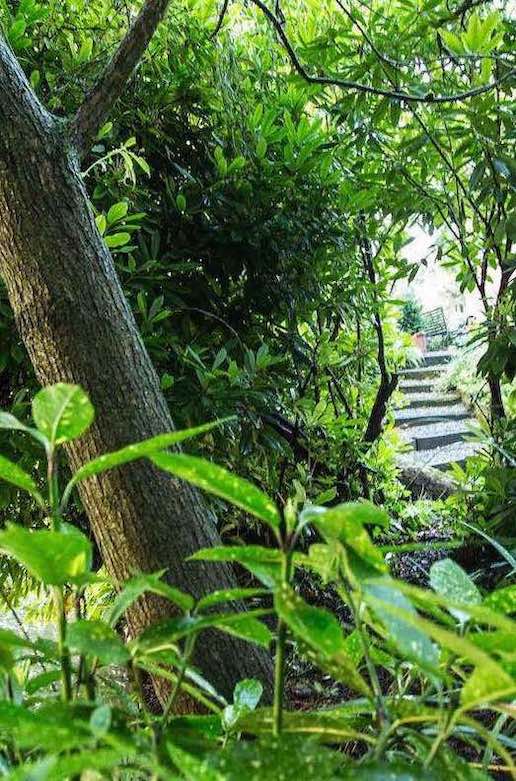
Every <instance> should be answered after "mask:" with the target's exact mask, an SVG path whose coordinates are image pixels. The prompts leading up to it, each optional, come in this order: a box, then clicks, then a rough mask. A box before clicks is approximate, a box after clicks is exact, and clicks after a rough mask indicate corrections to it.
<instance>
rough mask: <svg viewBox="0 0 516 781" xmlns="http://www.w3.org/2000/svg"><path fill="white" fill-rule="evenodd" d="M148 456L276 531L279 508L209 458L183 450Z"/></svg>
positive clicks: (158, 464)
mask: <svg viewBox="0 0 516 781" xmlns="http://www.w3.org/2000/svg"><path fill="white" fill-rule="evenodd" d="M151 460H152V461H153V462H154V463H155V464H156V466H159V467H160V469H164V470H165V471H167V472H170V473H171V474H173V475H175V476H176V477H180V478H181V479H182V480H187V481H188V482H189V483H193V485H196V486H198V488H202V489H204V490H205V491H209V492H210V493H212V494H215V495H216V496H220V497H221V498H222V499H225V500H226V501H228V502H230V503H231V504H234V505H236V506H237V507H240V508H241V509H242V510H245V511H246V512H248V513H250V514H251V515H255V516H256V517H257V518H260V519H261V520H262V521H265V523H267V524H268V525H269V526H270V527H271V528H272V529H274V530H275V531H276V530H277V529H278V528H279V526H280V523H281V518H280V514H279V511H278V508H277V507H276V505H275V504H274V502H273V501H272V499H269V497H268V496H267V494H265V493H263V491H261V490H260V489H259V488H257V487H256V486H255V485H253V484H252V483H249V482H248V481H247V480H243V479H242V478H241V477H236V476H235V475H233V474H231V472H228V471H227V470H226V469H223V468H222V467H220V466H217V465H216V464H212V463H211V462H210V461H206V460H205V459H203V458H196V457H195V456H187V455H184V454H183V453H157V454H156V455H154V456H152V457H151Z"/></svg>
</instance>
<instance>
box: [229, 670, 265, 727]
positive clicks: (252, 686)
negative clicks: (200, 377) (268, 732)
mask: <svg viewBox="0 0 516 781" xmlns="http://www.w3.org/2000/svg"><path fill="white" fill-rule="evenodd" d="M262 694H263V686H262V684H261V683H260V681H257V680H256V679H254V678H246V679H245V680H243V681H239V682H238V683H237V685H236V686H235V690H234V692H233V704H232V705H227V706H226V707H225V708H224V712H223V714H222V723H223V725H224V728H225V729H226V730H230V729H232V728H233V727H234V726H235V725H236V724H237V722H238V721H239V720H240V719H241V717H242V716H245V715H246V714H247V713H251V712H252V711H253V710H254V709H255V708H256V706H257V705H258V703H259V702H260V698H261V696H262Z"/></svg>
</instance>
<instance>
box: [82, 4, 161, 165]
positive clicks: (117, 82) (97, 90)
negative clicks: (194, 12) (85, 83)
mask: <svg viewBox="0 0 516 781" xmlns="http://www.w3.org/2000/svg"><path fill="white" fill-rule="evenodd" d="M169 2H170V0H147V1H146V2H145V3H144V5H143V7H142V9H141V11H140V13H139V14H138V16H137V17H136V19H135V20H134V22H133V23H132V25H131V27H130V28H129V30H128V31H127V33H126V35H125V37H124V39H123V40H122V42H121V43H120V46H119V47H118V50H117V52H116V54H115V56H114V57H113V58H112V60H111V61H110V62H109V64H108V65H107V67H106V68H105V70H104V72H103V73H102V74H101V76H100V78H99V79H98V81H97V82H96V84H94V86H93V88H92V89H91V90H90V92H89V93H88V95H87V96H86V97H85V99H84V101H83V103H82V105H81V106H80V107H79V110H78V111H77V113H76V115H75V117H74V118H73V120H72V123H71V130H72V138H73V141H74V143H75V145H76V146H77V148H78V150H79V153H80V154H81V155H83V154H85V153H86V152H87V151H88V149H89V146H90V144H91V143H92V141H93V139H94V138H95V135H96V134H97V132H98V130H99V128H100V127H102V125H103V124H104V122H105V120H106V119H107V117H108V116H109V114H110V112H111V109H112V108H113V105H114V104H115V103H116V101H117V100H118V98H119V97H120V95H121V94H122V92H123V90H124V88H125V86H126V84H127V82H128V81H129V79H130V77H131V74H132V72H133V71H134V69H135V67H136V66H137V65H138V62H139V61H140V59H141V57H142V55H143V53H144V52H145V50H146V48H147V46H148V45H149V42H150V40H151V38H152V36H153V35H154V33H155V31H156V28H157V27H158V25H159V23H160V22H161V20H162V19H163V17H164V16H165V12H166V10H167V7H168V5H169Z"/></svg>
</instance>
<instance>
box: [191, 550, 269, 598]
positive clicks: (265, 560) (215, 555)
mask: <svg viewBox="0 0 516 781" xmlns="http://www.w3.org/2000/svg"><path fill="white" fill-rule="evenodd" d="M189 560H190V561H231V562H233V563H234V564H241V565H242V566H243V567H245V568H246V569H248V570H249V572H251V573H252V574H253V575H254V576H255V577H256V578H258V580H259V581H260V582H261V583H263V584H264V586H267V588H274V587H275V586H276V585H277V583H278V582H279V580H280V576H281V562H282V555H281V553H280V551H279V550H276V549H274V548H264V547H262V546H261V545H245V546H236V545H235V546H230V545H226V546H219V547H214V548H202V549H201V550H199V551H197V552H196V553H194V554H193V555H192V556H190V559H189Z"/></svg>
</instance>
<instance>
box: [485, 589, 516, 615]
mask: <svg viewBox="0 0 516 781" xmlns="http://www.w3.org/2000/svg"><path fill="white" fill-rule="evenodd" d="M484 605H486V606H487V607H489V608H492V609H493V610H496V611H498V612H499V613H503V614H505V615H510V614H511V613H516V584H515V585H512V586H505V587H504V588H497V589H496V590H495V591H492V592H491V593H490V594H488V595H487V597H486V598H485V599H484Z"/></svg>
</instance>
